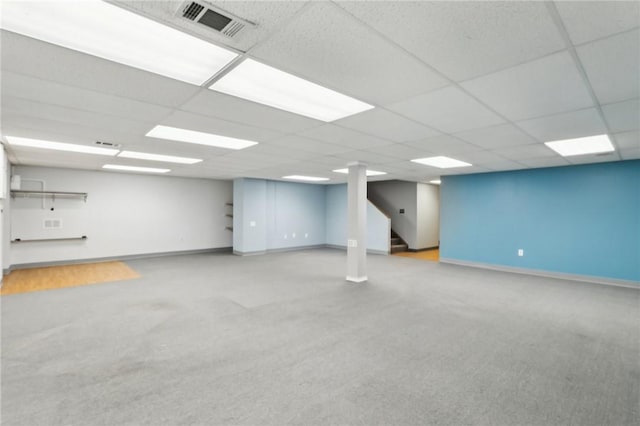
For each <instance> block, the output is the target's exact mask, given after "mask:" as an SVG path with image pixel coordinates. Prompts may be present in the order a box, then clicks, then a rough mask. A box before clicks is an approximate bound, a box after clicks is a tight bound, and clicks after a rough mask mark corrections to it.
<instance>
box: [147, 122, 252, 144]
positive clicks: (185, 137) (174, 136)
mask: <svg viewBox="0 0 640 426" xmlns="http://www.w3.org/2000/svg"><path fill="white" fill-rule="evenodd" d="M147 136H149V137H152V138H158V139H168V140H171V141H178V142H187V143H195V144H199V145H208V146H215V147H216V148H226V149H244V148H248V147H250V146H253V145H257V144H258V142H253V141H248V140H245V139H236V138H230V137H227V136H220V135H214V134H212V133H204V132H196V131H195V130H188V129H180V128H178V127H169V126H156V127H154V128H153V129H151V130H150V131H149V133H147Z"/></svg>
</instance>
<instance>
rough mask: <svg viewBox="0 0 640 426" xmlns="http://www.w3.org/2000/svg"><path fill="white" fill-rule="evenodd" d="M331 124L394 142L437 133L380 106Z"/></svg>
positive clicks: (421, 137)
mask: <svg viewBox="0 0 640 426" xmlns="http://www.w3.org/2000/svg"><path fill="white" fill-rule="evenodd" d="M333 124H335V125H338V126H341V127H346V128H348V129H353V130H358V131H360V132H362V133H367V134H369V135H373V136H377V137H379V138H383V139H387V140H390V141H394V142H405V141H412V140H417V139H424V138H428V137H430V136H435V135H437V134H438V132H437V131H435V130H433V129H431V128H429V127H427V126H425V125H423V124H419V123H416V122H415V121H411V120H409V119H406V118H404V117H401V116H399V115H397V114H394V113H392V112H389V111H387V110H384V109H382V108H374V109H371V110H369V111H365V112H361V113H360V114H356V115H352V116H351V117H347V118H343V119H341V120H338V121H335V122H334V123H333Z"/></svg>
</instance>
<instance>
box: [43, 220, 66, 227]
mask: <svg viewBox="0 0 640 426" xmlns="http://www.w3.org/2000/svg"><path fill="white" fill-rule="evenodd" d="M42 227H43V228H44V229H60V228H62V220H60V219H45V220H44V221H43V222H42Z"/></svg>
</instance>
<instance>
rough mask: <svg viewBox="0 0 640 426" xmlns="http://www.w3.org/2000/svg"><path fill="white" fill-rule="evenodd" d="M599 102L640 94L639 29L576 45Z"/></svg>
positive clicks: (614, 100) (623, 98) (615, 100)
mask: <svg viewBox="0 0 640 426" xmlns="http://www.w3.org/2000/svg"><path fill="white" fill-rule="evenodd" d="M577 51H578V56H579V57H580V61H581V62H582V65H583V66H584V69H585V71H586V72H587V77H588V78H589V82H590V83H591V87H593V91H594V92H595V94H596V96H597V97H598V100H599V101H600V103H603V104H605V103H610V102H618V101H622V100H625V99H631V98H637V97H639V96H640V77H638V76H640V29H638V30H634V31H629V32H626V33H623V34H619V35H616V36H613V37H609V38H606V39H603V40H598V41H595V42H593V43H589V44H586V45H584V46H580V47H578V48H577Z"/></svg>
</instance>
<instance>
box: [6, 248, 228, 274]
mask: <svg viewBox="0 0 640 426" xmlns="http://www.w3.org/2000/svg"><path fill="white" fill-rule="evenodd" d="M230 252H231V247H219V248H210V249H199V250H184V251H168V252H162V253H142V254H128V255H124V256H109V257H95V258H91V259H71V260H57V261H53V262H34V263H21V264H17V265H11V267H9V268H7V269H5V270H3V273H4V275H7V274H8V273H9V272H11V271H14V270H17V269H27V268H43V267H47V266H60V265H77V264H82V263H97V262H109V261H112V260H121V261H127V260H136V259H148V258H152V257H165V256H182V255H188V254H208V253H230Z"/></svg>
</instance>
